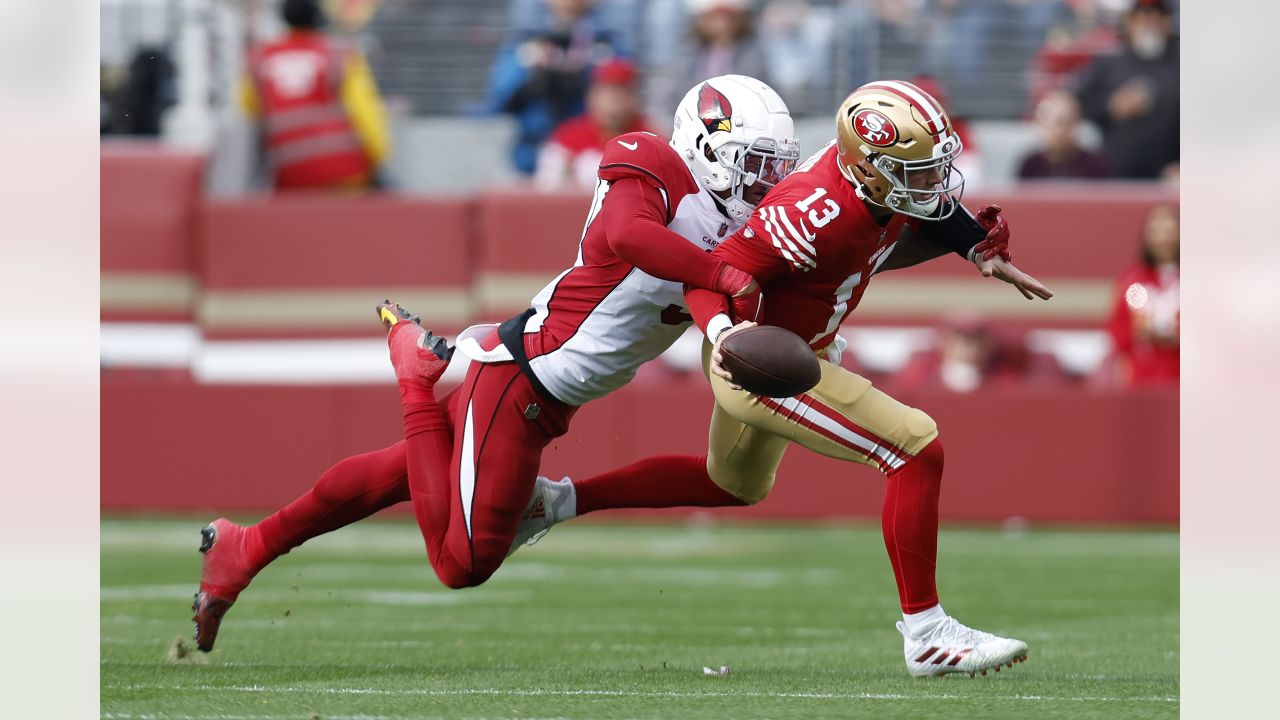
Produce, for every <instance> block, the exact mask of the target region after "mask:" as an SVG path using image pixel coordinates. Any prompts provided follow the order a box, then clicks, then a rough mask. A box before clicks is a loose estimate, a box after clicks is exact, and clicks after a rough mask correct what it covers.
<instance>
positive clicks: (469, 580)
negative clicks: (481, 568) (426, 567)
mask: <svg viewBox="0 0 1280 720" xmlns="http://www.w3.org/2000/svg"><path fill="white" fill-rule="evenodd" d="M492 574H493V573H478V572H469V573H466V572H459V573H450V574H447V575H440V576H439V577H440V582H442V583H444V586H445V587H447V588H449V589H450V590H465V589H466V588H472V587H477V586H479V585H483V584H484V583H485V581H487V580H488V579H489V577H490V576H491V575H492Z"/></svg>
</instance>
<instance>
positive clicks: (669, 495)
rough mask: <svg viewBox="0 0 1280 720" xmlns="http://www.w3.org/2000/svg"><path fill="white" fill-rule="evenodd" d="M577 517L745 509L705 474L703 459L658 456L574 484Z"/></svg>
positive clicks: (739, 501)
mask: <svg viewBox="0 0 1280 720" xmlns="http://www.w3.org/2000/svg"><path fill="white" fill-rule="evenodd" d="M573 486H574V488H575V489H576V490H577V493H578V514H579V515H585V514H587V513H589V512H594V511H596V510H608V509H611V508H666V507H682V506H693V507H722V506H726V505H745V504H746V503H744V502H742V501H741V500H739V499H738V498H736V497H734V496H732V495H730V494H729V493H727V492H725V491H724V490H722V489H721V488H720V486H719V485H716V484H715V482H714V481H712V480H711V476H710V475H708V474H707V458H706V456H705V455H704V456H702V457H693V456H690V455H661V456H658V457H651V458H645V459H644V460H641V461H639V462H636V463H632V464H630V465H628V466H626V467H624V468H619V469H617V470H611V471H609V472H607V473H604V474H603V475H596V476H595V477H592V478H587V479H586V480H575V481H574V483H573Z"/></svg>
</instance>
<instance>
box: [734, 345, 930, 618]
mask: <svg viewBox="0 0 1280 720" xmlns="http://www.w3.org/2000/svg"><path fill="white" fill-rule="evenodd" d="M711 387H712V390H713V391H714V392H715V395H716V402H717V405H718V406H719V407H720V408H721V409H722V410H723V411H724V412H725V413H726V414H727V415H729V416H731V417H732V418H733V419H734V420H737V421H739V422H742V423H744V424H745V425H746V426H748V427H749V428H751V429H753V430H755V431H756V432H764V433H767V434H772V435H776V436H778V437H781V438H785V439H787V440H790V441H791V442H795V443H797V444H799V445H803V446H805V447H806V448H809V449H810V450H813V451H814V452H818V453H821V454H823V455H827V456H830V457H835V458H839V459H841V460H848V461H851V462H857V463H861V464H864V465H871V466H872V467H875V468H877V469H879V470H881V471H882V472H884V473H885V474H886V476H887V478H888V481H887V485H886V489H885V503H884V507H883V509H882V515H881V519H882V525H883V529H884V536H885V538H884V539H885V546H886V548H887V549H888V551H889V559H890V562H891V563H892V565H893V570H894V576H895V578H896V580H897V583H898V594H899V599H900V600H901V602H902V608H903V612H906V613H915V612H919V611H921V610H925V609H928V608H931V607H933V606H934V605H937V604H938V597H937V588H936V584H935V582H934V574H935V569H936V557H937V532H938V499H939V493H940V489H941V485H942V445H941V442H940V441H938V440H937V435H938V431H937V426H936V425H935V424H934V422H933V420H932V419H931V418H929V416H928V415H926V414H924V413H923V412H921V411H919V410H916V409H914V408H911V407H908V406H906V405H903V404H902V403H900V402H898V401H897V400H894V399H893V398H891V397H889V396H888V395H885V394H884V393H883V392H880V391H879V390H877V389H876V388H874V387H872V385H871V382H870V381H868V380H867V379H865V378H863V377H861V376H858V375H855V374H854V373H851V372H849V371H847V370H845V369H844V368H841V367H839V366H838V365H832V364H831V363H828V362H826V361H822V379H821V380H820V381H819V382H818V384H817V386H815V387H814V388H813V389H812V390H810V391H809V392H807V393H804V394H803V395H799V396H797V397H794V398H784V399H774V398H762V397H758V396H755V395H752V394H750V393H747V392H743V391H739V390H733V389H731V388H730V387H729V386H728V385H727V384H726V383H725V382H724V380H722V379H721V378H719V377H715V376H712V377H711ZM713 457H714V456H713ZM766 491H767V488H766Z"/></svg>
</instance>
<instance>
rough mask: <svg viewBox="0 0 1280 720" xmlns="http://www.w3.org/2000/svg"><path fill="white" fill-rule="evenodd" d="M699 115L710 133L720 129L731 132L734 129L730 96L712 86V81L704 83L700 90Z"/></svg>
mask: <svg viewBox="0 0 1280 720" xmlns="http://www.w3.org/2000/svg"><path fill="white" fill-rule="evenodd" d="M698 117H699V118H701V120H702V124H703V125H705V126H706V128H707V132H708V133H713V132H717V131H720V130H723V131H725V132H729V131H731V130H732V129H733V121H732V120H731V119H730V118H732V117H733V106H732V105H730V104H729V98H727V97H725V96H724V94H723V93H721V92H720V91H719V90H716V89H715V88H713V87H711V83H703V84H702V89H701V90H699V91H698Z"/></svg>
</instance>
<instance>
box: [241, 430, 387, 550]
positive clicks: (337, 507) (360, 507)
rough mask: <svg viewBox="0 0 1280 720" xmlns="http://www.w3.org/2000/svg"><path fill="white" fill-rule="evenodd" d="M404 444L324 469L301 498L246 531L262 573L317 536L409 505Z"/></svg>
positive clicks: (356, 457)
mask: <svg viewBox="0 0 1280 720" xmlns="http://www.w3.org/2000/svg"><path fill="white" fill-rule="evenodd" d="M404 445H405V444H404V443H403V442H398V443H396V444H395V445H392V446H391V447H388V448H383V449H382V450H375V451H374V452H370V453H364V454H363V455H353V456H352V457H349V458H346V459H344V460H341V461H339V462H338V463H337V464H336V465H334V466H333V467H331V468H329V469H328V470H327V471H325V473H324V474H323V475H321V476H320V479H319V480H317V481H316V484H315V485H314V486H312V488H311V489H310V490H308V491H307V492H306V493H304V494H303V495H302V497H300V498H298V499H297V500H294V501H293V502H291V503H289V504H288V505H286V506H285V507H283V508H281V509H280V510H278V511H276V512H275V514H273V515H271V516H270V517H267V518H265V519H264V520H262V522H260V523H258V524H257V525H254V526H253V527H252V528H250V533H249V537H248V542H249V547H250V552H251V553H252V554H253V555H254V556H255V557H256V558H257V560H258V566H259V567H262V566H264V565H266V564H267V563H269V562H271V561H272V560H274V559H275V558H277V557H279V556H280V555H283V554H285V553H287V552H289V551H290V550H292V549H293V548H295V547H297V546H299V545H301V544H302V543H304V542H306V541H307V540H310V539H311V538H313V537H316V536H317V535H323V534H325V533H327V532H330V531H332V530H337V529H338V528H340V527H343V526H345V525H350V524H351V523H353V522H355V521H357V520H361V519H364V518H366V517H368V516H370V515H372V514H374V513H375V512H377V511H379V510H381V509H383V508H386V507H390V506H392V505H395V504H396V503H400V502H404V501H405V500H408V499H409V483H408V481H407V479H406V477H405V455H404V452H405V451H404Z"/></svg>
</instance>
